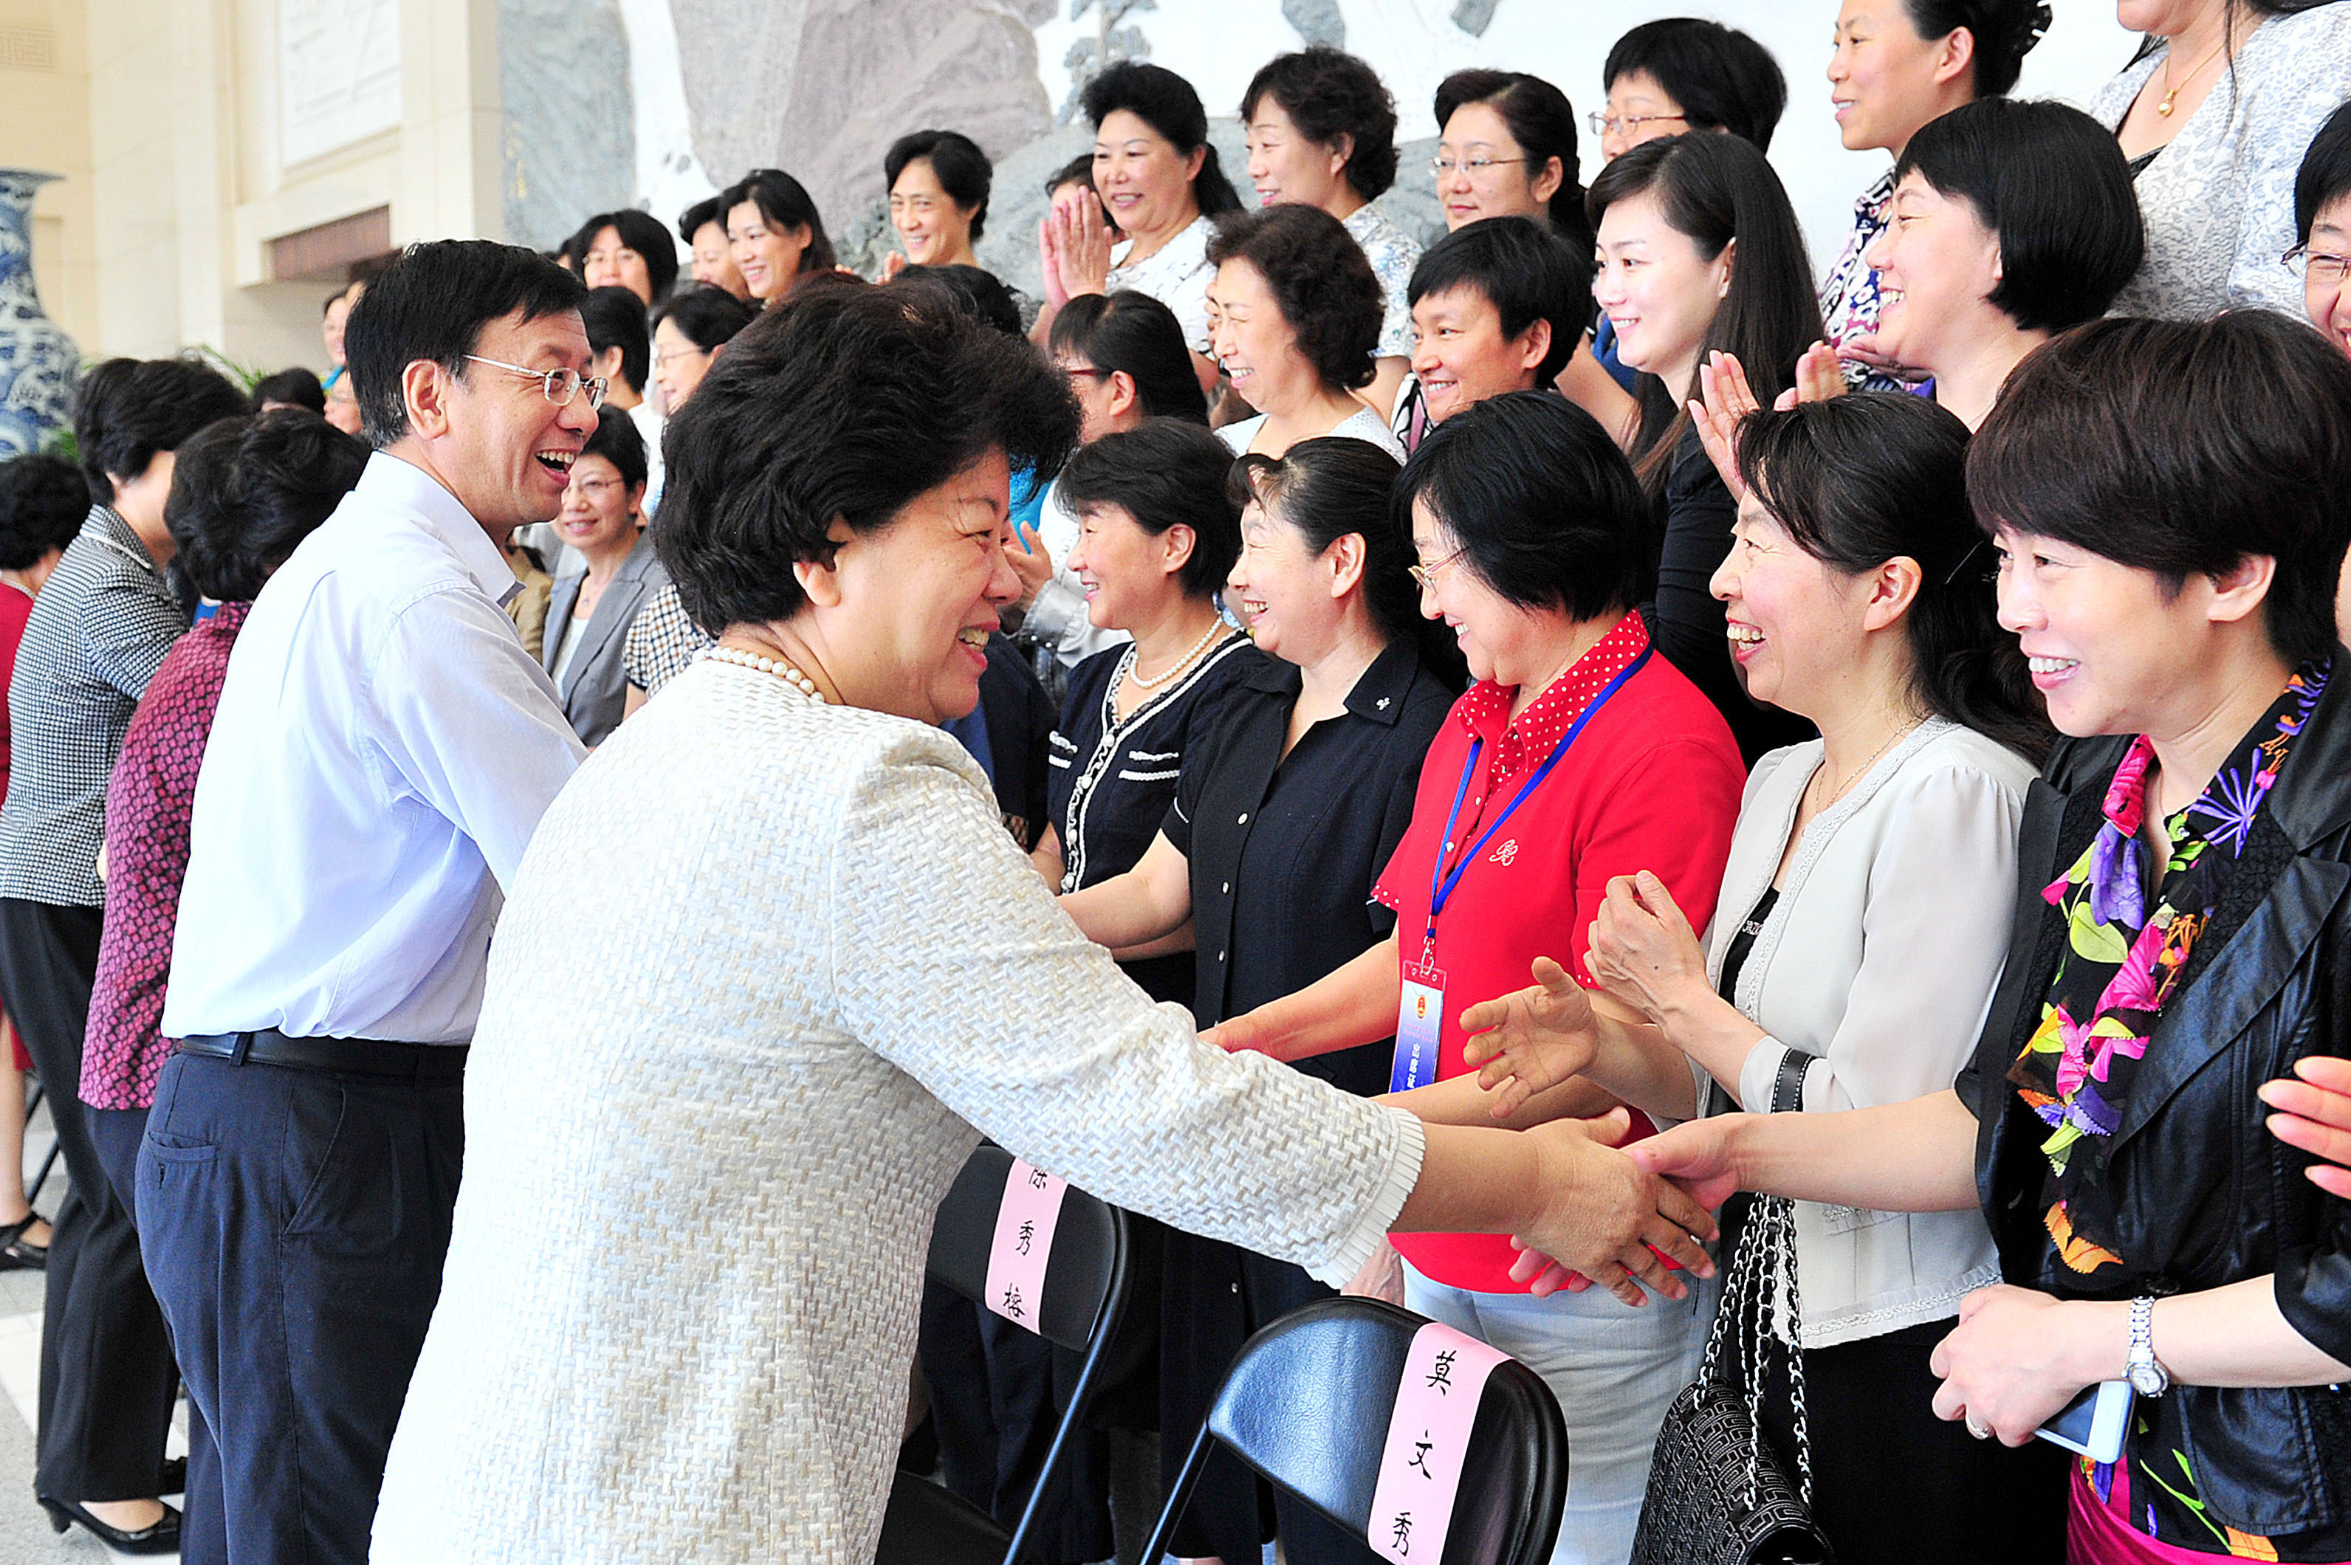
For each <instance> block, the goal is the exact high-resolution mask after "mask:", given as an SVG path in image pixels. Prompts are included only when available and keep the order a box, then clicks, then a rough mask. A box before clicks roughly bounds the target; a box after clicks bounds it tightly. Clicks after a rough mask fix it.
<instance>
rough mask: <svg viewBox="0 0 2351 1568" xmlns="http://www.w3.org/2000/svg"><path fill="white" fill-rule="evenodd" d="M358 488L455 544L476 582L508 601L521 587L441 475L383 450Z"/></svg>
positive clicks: (500, 600) (453, 547)
mask: <svg viewBox="0 0 2351 1568" xmlns="http://www.w3.org/2000/svg"><path fill="white" fill-rule="evenodd" d="M357 493H358V494H360V495H362V496H366V497H370V498H371V499H373V500H376V501H379V502H381V503H382V504H383V505H385V506H388V507H394V508H396V509H398V510H400V511H403V512H406V513H408V514H409V515H410V516H412V517H414V518H415V519H416V521H417V522H418V524H420V525H421V526H422V527H423V529H424V531H425V532H426V533H428V534H431V535H432V536H433V537H434V538H436V539H439V540H440V541H441V542H442V543H443V544H444V545H446V546H448V547H449V553H450V554H452V555H454V556H455V557H456V558H457V564H458V566H460V567H461V568H463V569H464V570H465V575H466V576H467V577H470V578H472V579H473V580H474V586H475V587H476V588H478V589H480V590H481V591H483V592H484V593H486V594H487V595H488V596H489V597H490V598H492V599H495V600H496V601H498V603H499V604H500V605H501V606H503V605H504V604H505V603H506V602H507V601H508V600H510V599H512V598H513V597H514V596H515V595H516V594H517V593H518V592H519V591H521V590H522V584H521V583H520V582H518V581H517V580H516V579H515V574H514V570H513V569H512V568H510V567H508V566H507V558H506V557H505V556H504V555H503V554H501V553H500V552H499V550H498V547H497V546H496V545H494V544H492V543H491V542H490V536H489V535H488V533H486V531H484V529H483V528H482V525H481V523H480V522H479V521H478V520H476V519H475V517H474V514H473V513H471V512H469V511H467V510H465V503H464V502H462V501H460V500H458V499H457V497H455V496H453V495H451V494H450V493H449V492H448V490H447V489H446V488H444V486H442V484H441V482H440V481H439V480H438V479H435V478H434V477H433V476H432V475H430V474H427V473H426V472H425V471H424V470H423V469H422V468H419V467H418V466H417V465H415V464H413V463H411V462H409V461H408V460H407V459H406V458H404V457H395V456H393V455H392V454H391V453H389V452H378V453H376V454H375V455H372V456H371V457H370V458H369V459H368V461H367V467H366V468H365V469H364V470H363V471H362V472H361V473H360V482H359V485H358V487H357Z"/></svg>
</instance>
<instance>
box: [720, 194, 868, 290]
mask: <svg viewBox="0 0 2351 1568" xmlns="http://www.w3.org/2000/svg"><path fill="white" fill-rule="evenodd" d="M718 200H719V202H720V203H721V204H722V205H723V206H724V208H725V210H726V212H728V213H732V212H733V211H734V210H735V209H736V208H737V207H739V206H741V205H742V204H744V203H746V202H748V203H750V204H751V205H753V206H755V207H757V208H758V209H759V216H760V217H761V218H763V219H765V220H766V221H767V224H768V226H769V227H770V228H778V229H796V228H799V227H801V226H803V225H805V226H806V227H807V229H808V232H809V243H808V248H807V249H805V250H803V251H801V252H800V275H801V276H802V277H806V276H807V275H808V274H810V273H811V272H830V271H831V270H832V269H833V268H834V267H838V266H839V265H841V258H840V257H839V256H836V255H834V254H833V249H832V240H831V237H830V236H828V235H826V234H825V232H824V214H821V213H820V212H818V211H817V210H816V198H815V197H813V196H811V195H810V194H809V193H808V187H807V186H806V185H803V184H801V183H799V181H798V180H795V179H793V178H792V177H791V176H790V175H789V174H787V173H785V172H783V171H782V170H781V169H754V170H752V171H751V172H749V173H747V174H746V175H744V176H743V177H742V178H741V179H740V180H737V182H736V183H733V184H731V185H729V186H727V187H726V193H725V194H724V195H722V196H720V197H719V198H718Z"/></svg>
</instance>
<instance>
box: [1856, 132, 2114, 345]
mask: <svg viewBox="0 0 2351 1568" xmlns="http://www.w3.org/2000/svg"><path fill="white" fill-rule="evenodd" d="M1913 170H1916V171H1917V172H1918V174H1919V176H1920V177H1921V178H1922V179H1924V180H1925V181H1926V182H1927V183H1928V184H1929V185H1932V186H1933V187H1934V188H1935V190H1936V191H1937V192H1938V193H1940V194H1942V195H1945V196H1952V197H1957V198H1959V200H1961V201H1964V202H1966V203H1967V204H1968V205H1969V206H1970V207H1972V208H1974V209H1975V214H1976V217H1977V219H1978V220H1979V221H1980V222H1981V223H1982V225H1984V226H1985V227H1986V228H1988V229H1991V230H1993V231H1994V232H1995V233H1997V234H1998V235H2000V265H2001V280H2000V283H1999V284H1998V286H1997V287H1994V288H1993V289H1992V291H1991V293H1990V294H1988V295H1986V296H1985V298H1986V299H1987V300H1988V301H1990V303H1991V304H1992V305H1993V306H1995V307H1996V308H1999V309H2001V310H2003V311H2005V312H2007V314H2008V316H2009V318H2010V319H2011V320H2013V321H2014V322H2015V323H2016V324H2017V325H2018V326H2019V327H2022V328H2023V329H2025V330H2027V331H2040V332H2062V331H2064V329H2066V328H2068V327H2078V326H2080V325H2081V324H2082V323H2083V322H2085V321H2088V320H2093V319H2096V318H2097V317H2100V316H2103V315H2105V313H2106V307H2108V306H2109V305H2112V304H2113V303H2114V302H2115V296H2116V295H2117V294H2119V293H2121V292H2122V288H2123V285H2125V284H2126V283H2128V282H2129V281H2130V280H2131V279H2132V277H2136V276H2137V272H2138V267H2139V261H2140V259H2141V258H2142V257H2143V256H2145V255H2146V254H2147V230H2146V227H2145V225H2143V223H2142V222H2141V220H2140V218H2139V210H2138V196H2137V193H2136V192H2135V191H2133V190H2132V188H2131V174H2130V164H2129V163H2128V162H2126V160H2125V159H2124V157H2123V150H2122V144H2121V143H2119V142H2117V141H2116V140H2115V135H2114V132H2113V131H2108V130H2107V129H2106V128H2105V127H2104V126H2102V125H2100V124H2099V123H2098V122H2097V121H2096V120H2092V119H2091V118H2090V117H2089V116H2088V115H2086V114H2085V113H2083V112H2082V111H2081V110H2078V109H2074V108H2071V107H2069V106H2067V105H2065V104H2062V103H2053V102H2036V101H2028V100H2022V99H2012V98H1980V99H1976V101H1975V102H1973V103H1966V104H1961V105H1960V106H1959V108H1957V109H1955V110H1951V111H1950V112H1949V113H1948V114H1946V115H1944V116H1942V117H1941V118H1940V119H1938V120H1930V121H1928V123H1927V124H1926V125H1925V126H1924V127H1923V128H1922V129H1920V131H1918V133H1917V135H1915V136H1913V137H1912V138H1910V141H1909V144H1908V145H1907V146H1906V147H1904V148H1903V150H1902V156H1901V157H1900V158H1899V159H1898V160H1896V162H1895V165H1894V177H1895V178H1896V180H1899V179H1901V178H1902V177H1903V176H1904V175H1906V174H1907V173H1909V172H1912V171H1913Z"/></svg>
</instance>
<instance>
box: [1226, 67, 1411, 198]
mask: <svg viewBox="0 0 2351 1568" xmlns="http://www.w3.org/2000/svg"><path fill="white" fill-rule="evenodd" d="M1267 98H1271V99H1273V101H1274V102H1276V103H1278V104H1280V105H1281V111H1282V112H1283V113H1284V114H1286V115H1288V116H1290V123H1291V124H1292V125H1295V126H1297V127H1298V132H1299V134H1300V135H1301V136H1304V137H1306V138H1307V139H1308V140H1310V141H1319V142H1321V143H1322V145H1324V146H1326V147H1336V146H1337V145H1338V144H1339V139H1340V138H1341V137H1345V138H1346V139H1347V145H1348V152H1347V163H1346V170H1345V173H1346V177H1347V183H1348V184H1349V185H1351V186H1353V188H1354V192H1355V194H1356V195H1358V196H1360V197H1362V198H1363V199H1364V201H1367V202H1368V201H1371V200H1373V199H1374V198H1375V197H1377V196H1379V195H1380V194H1382V193H1384V192H1385V191H1386V190H1387V188H1388V187H1389V186H1390V185H1393V184H1395V177H1396V150H1395V131H1396V111H1395V97H1394V96H1393V95H1391V94H1390V93H1389V91H1388V89H1387V87H1386V85H1385V84H1384V83H1383V82H1382V81H1381V80H1380V73H1379V72H1377V71H1375V70H1374V69H1372V68H1371V67H1370V66H1368V65H1366V64H1364V62H1363V61H1362V60H1361V59H1358V58H1357V57H1354V56H1353V55H1351V54H1349V53H1347V52H1346V51H1345V50H1344V49H1334V48H1332V47H1330V46H1328V45H1327V44H1316V45H1314V46H1313V47H1311V48H1304V49H1301V50H1299V51H1298V52H1297V53H1295V54H1288V55H1276V56H1275V57H1273V58H1272V59H1270V60H1269V61H1267V62H1266V63H1265V64H1264V65H1262V66H1260V67H1259V68H1258V73H1257V75H1255V76H1253V77H1251V78H1249V90H1248V91H1247V92H1245V93H1243V94H1241V123H1242V124H1244V125H1246V124H1248V123H1249V121H1250V120H1254V119H1256V118H1257V107H1258V105H1259V102H1261V101H1262V100H1264V99H1267Z"/></svg>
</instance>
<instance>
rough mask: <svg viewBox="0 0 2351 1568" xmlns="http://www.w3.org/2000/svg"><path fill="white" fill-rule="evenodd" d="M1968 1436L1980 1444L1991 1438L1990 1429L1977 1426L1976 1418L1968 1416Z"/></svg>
mask: <svg viewBox="0 0 2351 1568" xmlns="http://www.w3.org/2000/svg"><path fill="white" fill-rule="evenodd" d="M1968 1436H1969V1437H1973V1438H1974V1439H1975V1440H1976V1441H1977V1442H1979V1443H1980V1442H1982V1441H1983V1440H1984V1439H1985V1438H1987V1437H1991V1427H1985V1426H1981V1425H1980V1424H1978V1422H1977V1420H1976V1418H1975V1417H1974V1416H1969V1417H1968Z"/></svg>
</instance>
